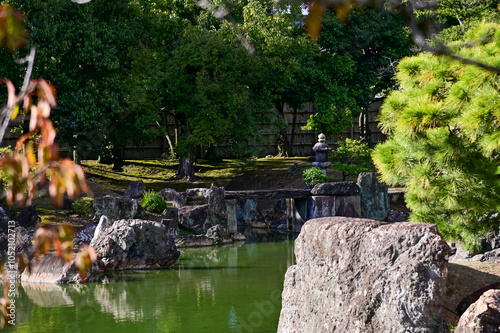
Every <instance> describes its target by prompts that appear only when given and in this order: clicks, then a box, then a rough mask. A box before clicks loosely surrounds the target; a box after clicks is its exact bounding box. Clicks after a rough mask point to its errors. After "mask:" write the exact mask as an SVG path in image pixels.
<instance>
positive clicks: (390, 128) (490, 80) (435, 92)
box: [373, 23, 500, 249]
mask: <svg viewBox="0 0 500 333" xmlns="http://www.w3.org/2000/svg"><path fill="white" fill-rule="evenodd" d="M499 41H500V25H498V24H493V23H492V24H482V25H481V26H480V27H479V28H477V29H474V30H472V31H469V32H468V33H467V35H466V38H465V41H461V42H455V43H453V44H450V45H449V47H451V48H453V50H454V51H455V52H457V53H458V54H460V55H461V56H464V57H467V58H471V59H475V60H477V61H481V62H484V63H486V64H489V65H492V66H498V65H499V64H500V49H499V45H500V44H499ZM396 78H397V80H398V82H399V84H400V85H401V89H400V90H398V91H395V92H393V93H391V94H390V95H389V96H388V98H387V99H386V101H385V103H384V105H383V108H382V111H381V117H380V121H381V125H382V129H383V130H384V131H385V132H386V133H387V134H388V135H389V139H388V140H387V141H386V142H385V143H383V144H381V145H379V146H377V147H376V149H375V152H374V154H373V158H374V162H375V165H376V166H377V168H378V170H379V171H380V172H381V174H382V179H383V180H384V181H385V182H387V183H388V184H391V185H403V186H405V187H406V189H407V194H406V201H407V205H408V207H409V208H410V209H411V210H412V214H411V219H412V220H413V221H416V222H430V223H436V224H437V225H438V227H439V230H440V232H441V233H442V234H443V235H445V237H447V238H450V239H456V240H459V241H462V242H464V243H465V244H466V245H467V246H468V247H469V248H471V249H477V248H478V246H479V242H480V240H479V238H478V237H479V236H484V235H486V234H487V233H488V232H491V231H493V230H495V229H498V226H499V224H500V216H499V215H498V211H500V127H499V124H500V108H499V105H500V104H499V96H500V94H499V89H500V88H499V84H500V79H499V75H498V74H496V73H492V72H489V71H487V70H484V69H482V68H480V67H477V66H474V65H464V64H462V63H460V62H458V61H455V60H452V59H450V58H449V57H446V56H435V55H432V54H429V53H421V54H419V55H418V56H414V57H410V58H406V59H404V60H403V61H401V63H400V64H399V66H398V73H397V76H396Z"/></svg>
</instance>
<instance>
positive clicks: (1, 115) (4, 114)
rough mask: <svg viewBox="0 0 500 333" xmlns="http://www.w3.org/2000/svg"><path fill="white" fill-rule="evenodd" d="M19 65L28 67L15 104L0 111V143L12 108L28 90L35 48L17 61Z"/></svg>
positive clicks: (12, 110)
mask: <svg viewBox="0 0 500 333" xmlns="http://www.w3.org/2000/svg"><path fill="white" fill-rule="evenodd" d="M18 62H19V63H21V64H23V63H28V67H27V68H26V74H25V75H24V82H23V87H22V88H21V91H20V92H19V95H17V96H16V100H15V103H13V104H12V105H9V104H7V105H5V106H4V107H3V108H2V110H1V111H0V123H1V124H2V127H1V128H0V143H1V142H2V141H3V137H4V135H5V131H6V130H7V126H8V125H9V121H10V117H11V116H12V112H14V108H15V107H16V105H17V104H18V103H19V102H21V101H22V100H23V99H24V97H25V95H26V93H27V89H28V84H29V82H30V80H31V73H32V72H33V64H34V63H35V48H34V47H32V48H31V50H30V54H29V55H28V56H26V57H25V58H24V59H21V60H19V61H18Z"/></svg>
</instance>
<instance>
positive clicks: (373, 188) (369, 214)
mask: <svg viewBox="0 0 500 333" xmlns="http://www.w3.org/2000/svg"><path fill="white" fill-rule="evenodd" d="M358 186H359V195H360V196H361V216H362V217H366V218H369V219H374V220H378V221H385V220H386V218H387V216H388V215H389V210H390V209H391V206H390V204H389V193H388V188H387V185H385V184H382V183H380V182H379V181H378V179H377V174H376V173H374V172H362V173H360V174H359V176H358Z"/></svg>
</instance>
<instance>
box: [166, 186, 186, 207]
mask: <svg viewBox="0 0 500 333" xmlns="http://www.w3.org/2000/svg"><path fill="white" fill-rule="evenodd" d="M159 194H160V195H161V196H162V197H163V199H165V201H166V202H167V204H170V205H171V206H172V207H173V208H180V207H183V206H185V205H186V199H187V194H186V192H180V193H179V192H177V191H176V190H174V189H172V188H164V189H162V190H160V192H159Z"/></svg>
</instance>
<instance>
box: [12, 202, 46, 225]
mask: <svg viewBox="0 0 500 333" xmlns="http://www.w3.org/2000/svg"><path fill="white" fill-rule="evenodd" d="M16 222H17V224H18V225H20V226H21V227H24V228H34V227H36V225H37V224H38V223H39V222H40V216H38V215H37V213H36V206H35V205H29V206H26V207H25V208H24V209H23V211H22V212H21V214H19V216H18V217H17V219H16Z"/></svg>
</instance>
